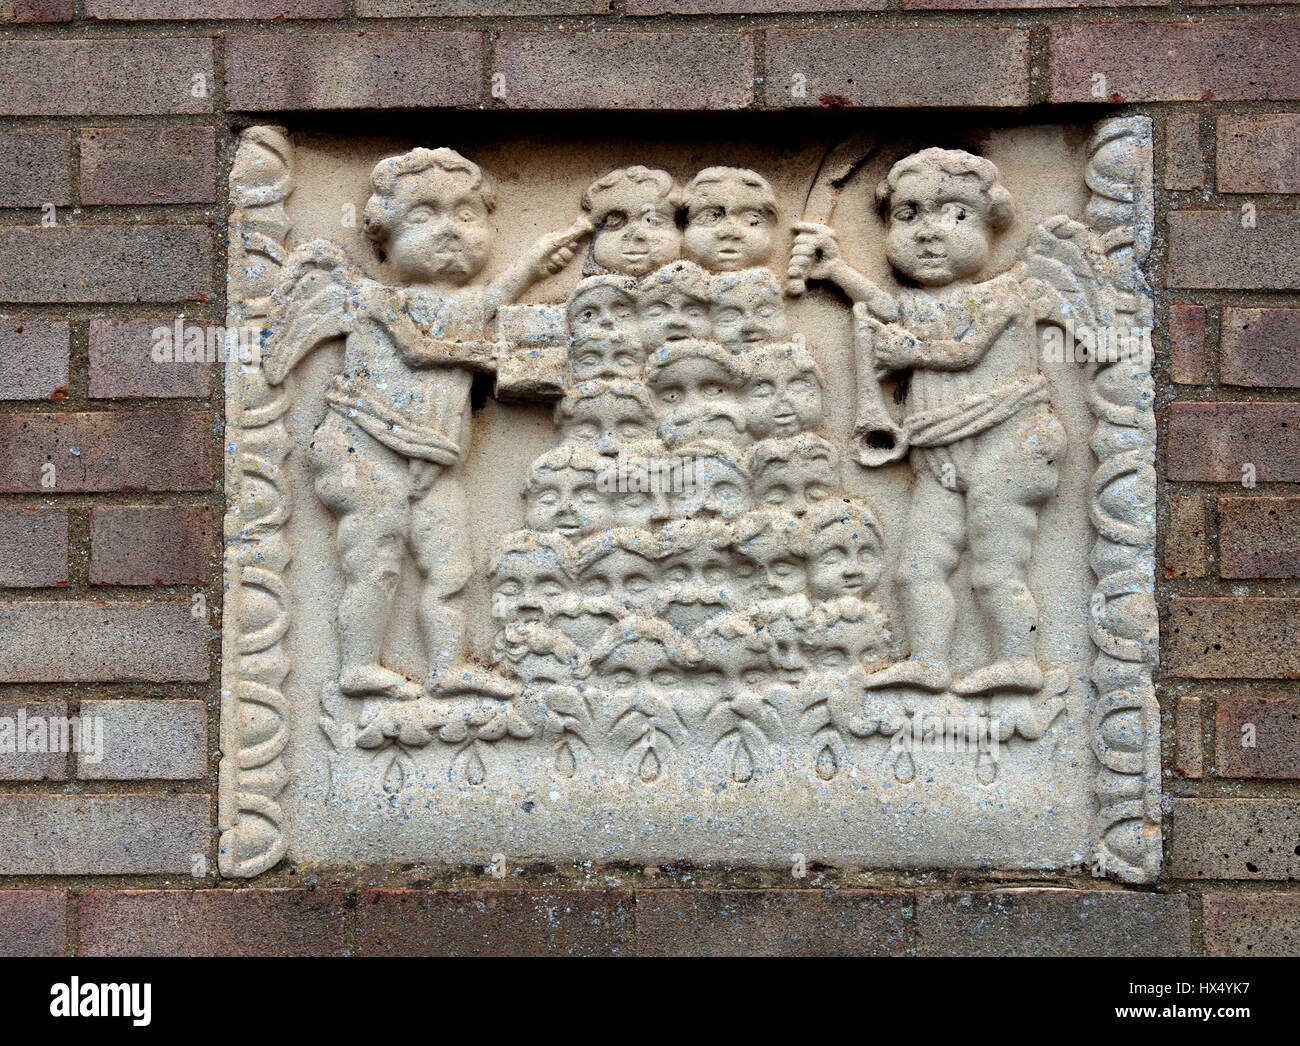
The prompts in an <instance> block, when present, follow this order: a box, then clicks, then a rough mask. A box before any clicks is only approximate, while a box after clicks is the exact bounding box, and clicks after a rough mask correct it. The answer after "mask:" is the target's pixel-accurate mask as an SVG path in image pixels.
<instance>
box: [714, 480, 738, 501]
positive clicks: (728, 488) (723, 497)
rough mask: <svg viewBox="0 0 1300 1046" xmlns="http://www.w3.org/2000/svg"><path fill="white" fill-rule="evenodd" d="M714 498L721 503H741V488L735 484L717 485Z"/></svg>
mask: <svg viewBox="0 0 1300 1046" xmlns="http://www.w3.org/2000/svg"><path fill="white" fill-rule="evenodd" d="M713 496H714V497H716V498H718V499H719V500H720V501H739V500H740V488H739V487H738V486H736V485H735V484H734V483H717V484H715V485H714V487H713Z"/></svg>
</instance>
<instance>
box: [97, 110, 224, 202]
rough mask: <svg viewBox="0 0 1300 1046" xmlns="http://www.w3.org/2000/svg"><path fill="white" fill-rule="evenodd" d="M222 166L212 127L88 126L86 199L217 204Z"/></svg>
mask: <svg viewBox="0 0 1300 1046" xmlns="http://www.w3.org/2000/svg"><path fill="white" fill-rule="evenodd" d="M216 165H217V144H216V131H215V130H214V129H213V128H211V127H184V126H182V127H149V128H144V127H83V128H82V129H81V202H82V203H103V204H128V203H134V204H147V203H158V204H162V203H211V202H212V201H213V200H215V199H216V198H217V176H216Z"/></svg>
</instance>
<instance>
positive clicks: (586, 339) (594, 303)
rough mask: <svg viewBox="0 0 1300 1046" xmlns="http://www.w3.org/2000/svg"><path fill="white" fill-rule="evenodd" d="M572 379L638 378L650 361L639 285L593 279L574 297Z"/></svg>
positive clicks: (569, 312)
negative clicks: (638, 311) (639, 309)
mask: <svg viewBox="0 0 1300 1046" xmlns="http://www.w3.org/2000/svg"><path fill="white" fill-rule="evenodd" d="M564 312H565V318H566V320H567V322H568V327H569V380H570V381H590V380H591V379H592V378H635V377H638V376H639V375H640V371H641V365H642V363H643V362H644V361H645V352H644V351H643V350H642V348H641V333H640V329H639V326H638V324H637V318H636V281H635V280H633V279H632V277H630V276H589V277H587V279H585V280H583V281H582V282H581V283H579V284H578V285H577V286H576V287H574V288H573V293H572V294H570V295H569V301H568V304H567V305H566V306H565V310H564Z"/></svg>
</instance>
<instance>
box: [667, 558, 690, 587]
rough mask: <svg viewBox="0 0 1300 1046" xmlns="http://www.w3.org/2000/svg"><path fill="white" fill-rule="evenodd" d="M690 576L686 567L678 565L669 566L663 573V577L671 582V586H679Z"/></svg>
mask: <svg viewBox="0 0 1300 1046" xmlns="http://www.w3.org/2000/svg"><path fill="white" fill-rule="evenodd" d="M690 576H691V572H690V571H689V570H687V569H686V567H684V566H682V565H681V564H680V563H679V564H676V565H674V566H671V567H669V568H668V569H667V570H665V571H664V577H665V578H666V579H667V580H668V581H671V582H673V584H681V583H682V582H683V581H685V580H687V579H688V578H689V577H690Z"/></svg>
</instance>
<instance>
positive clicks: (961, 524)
mask: <svg viewBox="0 0 1300 1046" xmlns="http://www.w3.org/2000/svg"><path fill="white" fill-rule="evenodd" d="M479 119H480V120H481V121H482V122H481V123H477V124H473V125H472V126H468V125H467V124H466V123H465V122H464V121H463V120H462V121H460V122H458V123H455V124H454V125H453V124H447V125H446V128H447V132H448V133H439V131H438V127H439V126H440V123H439V121H438V120H435V119H428V120H425V121H420V122H419V125H420V126H421V127H422V129H420V130H418V132H417V131H415V130H411V131H410V133H409V134H408V135H407V136H406V137H402V138H396V137H383V138H381V137H379V136H377V135H376V136H373V137H363V136H358V135H356V134H352V133H349V134H348V135H347V136H334V135H330V134H328V133H325V132H323V131H322V130H320V129H315V130H299V131H289V130H286V129H284V128H277V127H271V126H258V127H251V128H249V129H247V130H245V131H244V132H243V133H242V135H241V137H240V144H239V149H238V153H237V156H236V158H235V161H234V165H233V170H232V172H231V176H230V206H231V213H230V259H229V264H230V269H229V321H228V326H229V328H230V330H229V332H228V333H229V335H230V343H231V344H232V345H238V346H243V347H244V348H245V350H246V351H244V352H243V353H242V357H243V358H235V359H232V360H231V361H230V362H229V363H228V366H227V368H226V374H227V382H226V410H227V413H226V418H227V432H226V439H225V451H226V484H227V488H226V489H227V515H226V523H225V545H226V553H225V581H226V596H225V610H224V640H223V651H224V657H223V673H222V681H223V714H222V746H221V747H222V753H223V759H222V765H221V810H220V820H221V826H222V829H223V835H222V843H221V859H222V866H223V870H224V871H225V873H226V874H228V875H237V876H251V875H256V874H259V873H260V872H262V871H264V870H266V869H267V868H269V867H271V866H272V865H274V864H275V863H277V862H278V861H279V860H281V859H282V858H284V857H288V858H289V859H291V860H293V861H295V862H299V863H303V864H319V865H331V866H346V865H352V864H382V863H385V862H410V861H425V862H447V863H449V864H452V865H457V864H472V863H473V864H482V863H486V862H489V861H491V860H492V858H493V855H495V854H502V855H505V856H506V857H507V858H508V859H509V860H511V861H527V860H530V859H538V860H545V861H548V862H552V863H567V862H591V863H594V864H596V865H599V864H601V863H604V862H636V863H645V864H661V863H666V862H695V863H710V864H727V865H733V866H734V865H741V866H761V867H778V866H787V867H788V866H789V864H790V862H791V861H792V860H794V859H795V855H798V854H802V855H804V858H805V859H806V860H807V861H810V862H820V863H825V864H829V865H849V866H869V867H879V868H890V869H928V868H946V869H985V870H995V871H996V870H1016V869H1021V870H1030V869H1069V868H1079V867H1087V868H1089V869H1090V870H1091V871H1092V872H1093V873H1094V874H1098V875H1102V874H1104V875H1109V876H1112V877H1115V878H1118V879H1121V880H1123V881H1128V882H1142V881H1148V880H1150V879H1151V878H1153V877H1154V876H1155V875H1156V873H1157V871H1158V862H1159V853H1160V845H1159V838H1160V825H1159V812H1160V811H1159V799H1160V795H1159V736H1158V723H1159V720H1158V713H1157V709H1156V705H1155V700H1154V693H1153V690H1152V685H1151V670H1152V665H1153V663H1154V660H1155V657H1156V651H1157V633H1156V628H1157V625H1156V616H1155V606H1154V598H1153V582H1152V567H1153V542H1154V513H1153V502H1154V491H1155V477H1154V471H1153V467H1152V457H1153V451H1154V441H1155V430H1154V421H1153V417H1152V382H1151V375H1150V365H1151V358H1150V355H1151V354H1150V345H1151V341H1150V333H1151V326H1152V302H1151V297H1150V293H1149V291H1148V287H1147V283H1146V281H1145V279H1144V276H1143V264H1144V259H1145V257H1146V254H1147V250H1148V248H1149V246H1150V238H1151V227H1152V213H1151V208H1152V198H1151V130H1150V125H1149V122H1148V121H1147V120H1146V119H1144V118H1141V117H1127V118H1115V119H1109V120H1105V121H1103V122H1101V123H1099V124H1097V125H1095V126H1083V125H1033V126H1010V127H1009V126H1000V127H989V128H984V129H980V128H979V127H978V126H977V125H975V124H973V123H972V124H970V125H963V126H962V130H961V133H960V134H959V135H954V133H953V127H954V123H953V121H951V120H949V121H948V122H946V123H944V124H943V125H942V126H939V125H938V124H936V125H935V127H934V128H933V129H932V133H930V134H927V129H926V127H925V124H924V121H923V120H920V119H919V118H918V119H916V120H913V121H912V122H911V123H910V124H909V125H908V126H907V127H906V128H903V129H902V133H893V132H888V131H876V130H873V128H874V127H875V125H874V124H873V122H872V121H871V120H869V119H866V118H862V117H854V118H853V120H852V121H850V119H849V118H848V117H845V118H844V119H843V120H842V121H840V122H834V121H822V122H817V123H813V124H808V123H805V124H802V125H800V124H794V123H791V122H789V121H781V122H779V123H776V124H773V125H772V127H771V128H770V129H769V131H768V133H751V131H752V129H751V127H750V126H749V125H741V124H735V123H734V122H733V123H731V124H729V123H728V120H727V119H726V118H722V117H708V118H705V117H700V118H699V121H702V122H693V121H694V118H690V119H686V118H684V119H685V122H684V124H683V126H684V127H685V128H687V130H689V134H688V133H686V132H685V131H684V132H683V133H682V134H681V136H680V137H674V131H673V129H672V128H673V125H672V124H671V123H665V124H662V125H656V127H655V130H654V131H653V132H652V133H651V134H650V135H648V136H647V138H646V140H644V141H641V140H638V139H637V138H636V137H635V136H629V135H628V134H627V133H625V132H619V134H618V135H617V136H616V137H615V136H609V137H606V136H602V134H601V133H600V131H601V130H602V127H603V125H604V124H606V123H607V122H611V123H612V122H613V119H612V117H609V118H607V117H599V118H581V119H579V118H574V120H573V122H572V124H571V125H568V126H563V127H560V128H559V129H558V130H556V129H555V128H551V129H550V130H548V133H546V134H545V135H541V134H536V133H529V132H528V130H527V129H521V128H519V127H518V126H517V125H513V126H512V125H504V124H503V125H501V127H500V129H499V130H500V133H496V131H494V127H493V125H492V124H491V119H492V118H491V117H490V116H487V115H484V116H482V117H480V118H479ZM416 124H417V122H416V121H412V125H411V126H412V127H414V126H416ZM629 126H633V127H635V124H629ZM552 132H554V133H552ZM904 134H905V135H906V137H904V136H903V135H904ZM234 355H236V356H239V355H241V354H239V353H235V354H234Z"/></svg>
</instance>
